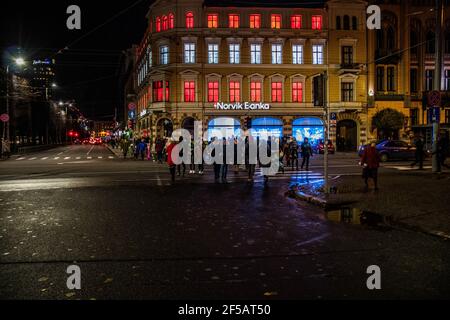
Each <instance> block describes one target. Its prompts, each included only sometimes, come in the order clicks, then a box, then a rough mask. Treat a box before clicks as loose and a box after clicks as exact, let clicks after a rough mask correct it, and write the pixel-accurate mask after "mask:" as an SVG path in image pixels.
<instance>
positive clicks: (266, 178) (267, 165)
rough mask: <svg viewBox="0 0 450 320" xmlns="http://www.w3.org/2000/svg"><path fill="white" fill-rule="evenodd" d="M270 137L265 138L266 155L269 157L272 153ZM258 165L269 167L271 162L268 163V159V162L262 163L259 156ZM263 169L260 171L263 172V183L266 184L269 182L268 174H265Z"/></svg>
mask: <svg viewBox="0 0 450 320" xmlns="http://www.w3.org/2000/svg"><path fill="white" fill-rule="evenodd" d="M271 139H272V138H271V137H269V138H268V140H267V148H266V157H269V158H270V157H271V155H272V140H271ZM258 150H259V148H258ZM259 166H260V167H261V168H263V169H264V168H266V169H267V168H270V166H271V163H270V161H269V163H265V164H263V163H261V157H259ZM264 171H265V170H263V171H262V172H263V176H264V184H267V183H268V182H269V176H268V175H267V174H264Z"/></svg>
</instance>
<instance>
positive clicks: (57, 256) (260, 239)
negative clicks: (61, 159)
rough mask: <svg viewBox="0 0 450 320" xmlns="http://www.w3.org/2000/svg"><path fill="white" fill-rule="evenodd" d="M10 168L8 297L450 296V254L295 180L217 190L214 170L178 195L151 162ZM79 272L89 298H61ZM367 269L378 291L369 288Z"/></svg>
mask: <svg viewBox="0 0 450 320" xmlns="http://www.w3.org/2000/svg"><path fill="white" fill-rule="evenodd" d="M79 150H81V149H77V150H76V149H71V151H70V152H75V151H79ZM83 152H84V150H83ZM75 154H78V153H76V152H75ZM76 156H77V155H76ZM76 156H75V157H76ZM13 161H16V160H10V161H8V162H3V163H1V164H0V168H1V172H0V174H1V177H2V180H1V181H0V226H1V227H0V297H1V298H8V299H17V298H18V299H24V298H25V299H29V298H32V299H111V298H112V299H136V298H138V299H139V298H144V299H222V298H229V299H305V298H306V299H328V298H342V299H348V298H356V299H366V298H374V299H382V298H444V297H446V298H449V297H450V286H449V285H448V283H450V281H449V280H450V276H449V271H450V268H449V267H450V250H449V249H450V244H449V243H448V242H446V241H442V240H439V239H435V238H432V237H429V236H426V235H423V234H420V233H414V232H406V231H401V230H395V229H386V228H377V227H371V226H361V225H352V224H346V223H339V222H334V221H329V220H327V214H326V213H325V212H323V211H322V210H321V209H319V208H316V207H313V206H310V205H308V204H303V203H299V202H297V201H295V200H292V199H289V198H287V197H286V196H285V192H286V191H287V189H288V187H289V183H290V180H291V178H290V177H289V175H288V174H286V176H285V177H279V178H277V179H273V180H272V181H270V183H269V185H268V186H266V187H265V186H264V185H263V183H262V180H261V179H259V178H258V179H257V180H256V183H255V184H254V185H252V184H248V183H247V182H246V181H245V177H244V174H243V173H241V174H239V175H238V176H237V178H235V177H234V176H233V173H230V181H231V182H230V183H229V184H214V183H213V182H212V177H211V173H210V171H208V172H207V174H206V176H204V177H198V176H195V177H192V176H190V177H186V178H185V179H184V180H181V181H179V182H177V183H176V184H175V185H172V186H171V185H168V183H166V180H167V176H168V175H167V172H166V171H167V170H166V168H165V167H164V166H163V167H161V166H157V165H153V164H150V163H145V162H144V163H142V162H133V161H128V162H125V161H123V160H116V159H114V160H112V161H109V162H106V161H96V162H93V163H90V164H89V166H85V165H84V164H68V165H69V167H64V165H62V166H63V167H64V168H63V169H61V165H57V164H53V163H48V165H47V166H44V165H43V164H42V163H39V167H35V168H32V167H30V164H27V165H26V166H25V165H23V168H22V169H23V171H22V172H20V170H19V169H17V165H13V164H12V163H13ZM42 161H45V160H42ZM18 162H20V161H18ZM32 162H33V161H30V163H32ZM4 164H5V165H4ZM31 171H33V173H35V174H36V175H37V176H36V177H33V175H29V174H25V173H28V172H31ZM39 171H41V172H46V173H45V177H42V176H40V175H39ZM312 171H313V172H311V173H302V174H303V175H306V176H308V175H310V179H316V178H317V174H318V173H317V172H319V171H317V172H315V170H314V169H312ZM299 177H300V176H299V175H296V178H295V179H296V180H299V179H300V180H302V179H303V178H299ZM319 178H320V177H319ZM305 179H306V177H305ZM11 181H15V182H14V183H15V184H14V185H13V184H12V182H11ZM8 186H10V189H8ZM48 186H51V188H50V187H48ZM71 264H76V265H78V266H80V268H81V273H82V289H81V290H75V291H71V290H68V289H67V287H66V280H67V277H68V275H67V274H66V268H67V267H68V266H69V265H71ZM370 265H378V266H380V268H381V272H382V290H377V291H370V290H368V289H367V287H366V280H367V278H368V276H369V275H367V274H366V269H367V267H368V266H370Z"/></svg>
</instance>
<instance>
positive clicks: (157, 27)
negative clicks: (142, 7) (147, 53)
mask: <svg viewBox="0 0 450 320" xmlns="http://www.w3.org/2000/svg"><path fill="white" fill-rule="evenodd" d="M160 31H161V18H160V17H157V18H156V32H160Z"/></svg>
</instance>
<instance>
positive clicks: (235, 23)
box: [228, 14, 239, 28]
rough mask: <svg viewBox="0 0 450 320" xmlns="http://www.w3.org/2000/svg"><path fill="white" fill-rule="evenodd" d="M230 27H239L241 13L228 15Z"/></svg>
mask: <svg viewBox="0 0 450 320" xmlns="http://www.w3.org/2000/svg"><path fill="white" fill-rule="evenodd" d="M228 27H230V28H239V15H238V14H230V15H228Z"/></svg>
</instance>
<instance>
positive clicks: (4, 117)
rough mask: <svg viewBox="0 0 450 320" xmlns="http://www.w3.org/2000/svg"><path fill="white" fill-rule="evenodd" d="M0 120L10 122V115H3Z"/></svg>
mask: <svg viewBox="0 0 450 320" xmlns="http://www.w3.org/2000/svg"><path fill="white" fill-rule="evenodd" d="M0 120H1V121H2V122H8V121H9V115H8V114H6V113H3V114H2V115H1V116H0Z"/></svg>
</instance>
